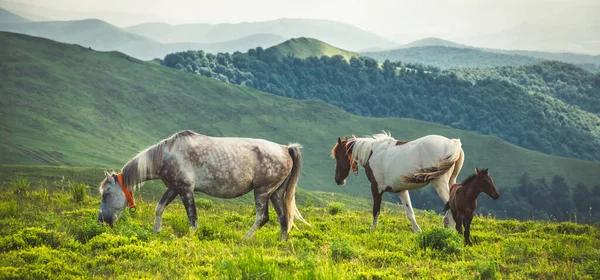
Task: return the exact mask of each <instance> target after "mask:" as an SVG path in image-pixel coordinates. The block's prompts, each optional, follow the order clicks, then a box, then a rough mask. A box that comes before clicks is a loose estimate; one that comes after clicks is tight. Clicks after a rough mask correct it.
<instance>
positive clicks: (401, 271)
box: [0, 177, 600, 279]
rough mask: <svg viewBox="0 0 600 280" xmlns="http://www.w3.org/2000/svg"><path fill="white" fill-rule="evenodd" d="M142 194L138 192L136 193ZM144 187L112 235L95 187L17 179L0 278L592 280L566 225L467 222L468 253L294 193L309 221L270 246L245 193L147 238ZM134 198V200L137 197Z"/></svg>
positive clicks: (392, 212) (591, 267)
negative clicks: (249, 235) (191, 223)
mask: <svg viewBox="0 0 600 280" xmlns="http://www.w3.org/2000/svg"><path fill="white" fill-rule="evenodd" d="M146 188H148V189H146ZM152 188H153V186H145V187H143V188H142V190H141V192H136V194H135V195H136V201H137V207H138V211H137V212H135V213H129V212H127V213H124V214H123V215H122V216H121V217H120V219H119V220H118V221H117V223H116V224H115V227H114V228H109V227H107V226H104V225H101V224H99V223H97V222H96V221H95V217H96V214H97V209H98V206H99V201H100V197H99V196H98V195H97V193H96V190H95V189H96V187H95V186H94V187H89V186H86V184H82V183H74V182H70V181H69V180H68V179H67V180H64V179H62V178H61V179H60V180H58V181H47V180H37V181H31V180H29V179H28V178H27V177H20V178H17V179H15V180H12V181H5V182H3V183H2V185H1V187H0V194H1V195H0V233H1V236H2V237H0V279H46V278H49V279H78V278H88V279H100V278H117V279H140V278H152V279H156V278H158V279H398V278H418V279H501V278H506V279H531V278H546V279H598V278H599V277H600V261H599V259H600V229H599V228H598V227H593V226H589V225H580V224H574V223H570V222H565V223H550V222H543V221H537V222H536V221H528V222H519V221H515V220H495V219H493V218H492V217H481V216H479V217H476V218H475V220H474V221H473V226H472V239H473V241H474V246H472V247H465V246H464V245H463V242H462V238H461V237H460V236H459V235H458V234H457V233H455V232H454V231H451V230H446V229H442V228H441V218H442V217H441V216H439V215H436V214H435V213H433V212H428V211H419V212H417V222H418V223H419V224H420V225H421V227H422V228H423V232H421V233H419V234H416V233H413V232H412V229H411V226H410V222H409V221H408V219H407V218H406V217H405V215H404V212H403V211H402V209H401V208H400V206H398V205H393V204H385V205H384V206H383V209H384V210H383V212H382V214H381V218H380V222H379V226H378V227H377V228H372V227H371V225H370V224H371V215H370V211H369V208H368V207H367V205H368V204H369V203H370V201H369V200H368V199H362V198H355V199H351V198H350V197H343V198H341V199H339V198H338V194H328V193H317V192H314V193H313V192H311V195H312V196H309V197H306V196H305V194H303V193H302V192H300V193H299V194H298V196H299V199H298V202H299V203H298V204H299V209H300V211H301V212H302V214H303V216H304V217H305V218H306V219H307V220H308V221H309V222H310V223H311V224H312V226H306V225H304V224H298V227H297V228H294V229H292V231H291V234H290V239H289V241H287V242H280V241H277V237H278V232H279V225H278V223H277V222H276V215H275V213H274V211H273V210H272V209H271V210H270V211H269V212H270V217H271V219H270V221H269V222H268V223H267V224H266V225H265V226H264V227H263V228H262V229H261V230H259V231H258V232H257V233H256V236H255V237H254V238H253V239H251V240H244V239H243V235H244V234H245V232H246V231H247V230H248V229H249V228H250V226H251V224H252V222H253V221H254V208H253V206H252V203H251V201H250V200H249V196H248V195H246V196H245V197H242V198H240V199H233V200H215V199H212V200H211V199H209V198H208V197H205V196H201V195H198V196H197V197H196V205H197V207H198V210H199V212H198V214H199V227H198V229H197V230H196V231H191V230H190V229H189V227H188V224H187V217H186V215H185V210H184V209H183V206H182V204H181V203H180V202H179V200H178V199H177V200H175V201H174V202H173V203H172V204H171V205H170V206H169V207H168V208H167V209H166V211H165V214H164V215H163V230H162V232H160V233H158V234H154V233H152V225H153V220H154V207H155V206H156V202H157V200H158V199H157V198H155V197H152V195H148V193H152V190H151V189H152ZM142 194H145V195H142Z"/></svg>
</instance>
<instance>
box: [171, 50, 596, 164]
mask: <svg viewBox="0 0 600 280" xmlns="http://www.w3.org/2000/svg"><path fill="white" fill-rule="evenodd" d="M164 64H165V65H166V66H168V67H172V68H176V69H180V70H184V71H188V72H191V73H197V74H200V75H204V76H208V77H213V78H216V79H219V80H222V81H225V82H229V83H233V84H243V85H247V86H250V87H254V88H256V89H259V90H262V91H266V92H271V93H274V94H277V95H281V96H287V97H292V98H297V99H317V100H323V101H326V102H328V103H330V104H333V105H335V106H338V107H340V108H343V109H345V110H346V111H348V112H351V113H353V114H357V115H361V116H372V117H407V118H415V119H419V120H424V121H431V122H436V123H441V124H445V125H449V126H452V127H455V128H460V129H466V130H470V131H476V132H479V133H483V134H488V135H496V136H499V137H501V138H502V139H505V140H507V141H509V142H511V143H514V144H517V145H519V146H522V147H525V148H529V149H533V150H537V151H541V152H544V153H548V154H554V155H561V156H568V157H573V158H580V159H589V160H599V159H600V126H599V125H598V124H599V123H600V118H599V117H598V115H597V114H593V113H590V112H587V111H584V110H582V109H580V108H578V107H576V106H573V105H569V104H567V103H564V102H562V101H560V100H559V99H556V98H554V97H553V96H551V95H547V94H544V93H537V92H527V91H526V90H525V89H523V88H522V87H521V86H518V85H515V84H513V83H510V82H507V81H503V80H499V79H493V78H487V79H482V80H477V81H476V83H472V82H470V81H468V80H465V79H461V78H459V77H458V76H457V75H456V74H454V73H440V72H439V69H437V68H435V67H422V66H419V65H411V64H402V63H391V62H389V61H386V62H385V63H383V65H382V66H381V67H380V66H379V65H378V63H377V62H376V61H375V60H374V59H372V58H367V57H359V58H352V59H350V61H346V60H345V59H344V58H343V57H342V56H334V57H326V56H323V57H320V58H317V57H309V58H307V59H300V58H294V57H280V56H278V55H276V54H275V53H273V52H272V51H269V50H263V49H262V48H257V49H253V50H250V51H249V52H248V53H234V54H223V53H220V54H216V55H214V54H207V53H204V52H202V51H199V52H193V51H190V52H185V53H176V54H170V55H167V56H166V57H165V60H164ZM554 71H559V73H557V74H556V75H559V76H560V75H569V73H568V72H561V71H562V70H561V69H560V68H555V69H554ZM564 80H565V81H567V80H568V79H564ZM594 81H595V80H593V81H588V82H594ZM573 86H576V87H577V86H580V87H583V88H586V87H588V86H590V85H573Z"/></svg>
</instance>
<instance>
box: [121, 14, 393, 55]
mask: <svg viewBox="0 0 600 280" xmlns="http://www.w3.org/2000/svg"><path fill="white" fill-rule="evenodd" d="M125 30H126V31H128V32H131V33H134V34H138V35H141V36H145V37H148V38H151V39H154V40H156V41H158V42H162V43H177V42H190V41H191V42H195V43H215V42H222V41H229V40H235V39H238V38H241V37H246V36H250V35H252V34H273V35H277V36H281V37H284V38H296V37H310V38H315V39H318V40H321V41H324V42H327V43H328V44H331V45H334V46H337V47H339V48H342V49H345V50H352V51H354V50H361V49H367V48H372V47H380V48H392V47H394V46H396V45H397V44H396V43H394V42H392V41H389V40H387V39H384V38H382V37H380V36H378V35H375V34H373V33H370V32H367V31H364V30H361V29H359V28H356V27H354V26H352V25H348V24H343V23H339V22H335V21H329V20H314V19H293V18H282V19H277V20H271V21H264V22H244V23H238V24H214V25H211V24H204V23H201V24H184V25H169V24H165V23H144V24H140V25H136V26H131V27H128V28H125Z"/></svg>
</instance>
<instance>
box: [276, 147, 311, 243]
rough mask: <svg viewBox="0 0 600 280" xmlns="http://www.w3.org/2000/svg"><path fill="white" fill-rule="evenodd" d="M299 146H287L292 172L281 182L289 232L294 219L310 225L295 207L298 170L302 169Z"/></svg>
mask: <svg viewBox="0 0 600 280" xmlns="http://www.w3.org/2000/svg"><path fill="white" fill-rule="evenodd" d="M301 147H302V146H300V144H290V145H288V152H289V153H290V156H291V157H292V160H293V162H294V165H293V166H292V171H291V172H290V174H289V175H288V177H287V178H286V179H285V181H284V182H283V185H282V187H285V189H286V191H285V197H284V200H285V215H286V217H287V221H288V224H287V231H288V232H289V231H290V229H292V226H293V225H294V218H296V219H298V220H300V221H301V222H303V223H305V224H307V225H310V224H309V223H308V222H307V221H306V220H305V219H304V218H303V217H302V215H301V214H300V211H298V208H297V207H296V183H297V182H298V178H299V177H300V169H302V153H300V148H301Z"/></svg>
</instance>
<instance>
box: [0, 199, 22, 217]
mask: <svg viewBox="0 0 600 280" xmlns="http://www.w3.org/2000/svg"><path fill="white" fill-rule="evenodd" d="M18 212H19V207H18V205H17V202H16V201H14V200H11V201H6V202H5V201H0V218H1V219H4V218H9V217H14V216H16V215H17V213H18Z"/></svg>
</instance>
